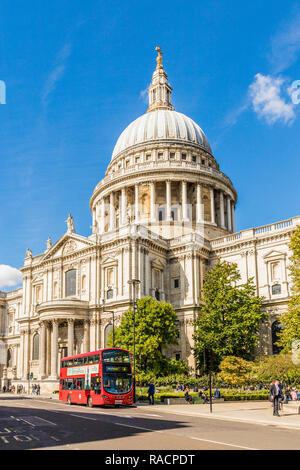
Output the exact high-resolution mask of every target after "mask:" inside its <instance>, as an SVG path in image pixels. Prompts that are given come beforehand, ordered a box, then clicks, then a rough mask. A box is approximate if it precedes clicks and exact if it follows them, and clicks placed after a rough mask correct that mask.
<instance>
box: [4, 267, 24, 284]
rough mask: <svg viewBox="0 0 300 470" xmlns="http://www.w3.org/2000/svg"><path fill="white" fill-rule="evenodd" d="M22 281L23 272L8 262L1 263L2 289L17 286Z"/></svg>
mask: <svg viewBox="0 0 300 470" xmlns="http://www.w3.org/2000/svg"><path fill="white" fill-rule="evenodd" d="M21 282H22V274H21V272H20V271H19V270H18V269H16V268H13V267H12V266H8V265H7V264H0V289H3V288H4V287H13V286H17V285H18V284H21Z"/></svg>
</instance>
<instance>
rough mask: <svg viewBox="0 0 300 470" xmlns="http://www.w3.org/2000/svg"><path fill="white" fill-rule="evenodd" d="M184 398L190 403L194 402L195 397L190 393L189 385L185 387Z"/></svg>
mask: <svg viewBox="0 0 300 470" xmlns="http://www.w3.org/2000/svg"><path fill="white" fill-rule="evenodd" d="M184 398H185V400H186V401H187V402H188V404H189V405H192V404H193V402H194V400H193V397H192V396H191V395H190V389H189V387H188V386H186V387H185V390H184Z"/></svg>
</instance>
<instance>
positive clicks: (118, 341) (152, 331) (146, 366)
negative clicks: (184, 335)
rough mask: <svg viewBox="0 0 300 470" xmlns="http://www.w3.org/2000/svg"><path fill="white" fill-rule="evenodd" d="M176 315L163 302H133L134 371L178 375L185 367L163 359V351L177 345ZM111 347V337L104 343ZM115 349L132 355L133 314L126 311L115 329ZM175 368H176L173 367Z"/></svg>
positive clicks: (150, 299)
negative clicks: (118, 348) (135, 305)
mask: <svg viewBox="0 0 300 470" xmlns="http://www.w3.org/2000/svg"><path fill="white" fill-rule="evenodd" d="M176 320H177V316H176V312H175V310H174V308H173V306H172V305H171V304H169V303H167V302H159V301H157V300H156V299H153V298H152V297H144V298H142V299H140V300H138V301H137V309H136V313H135V358H136V371H137V373H139V372H142V371H144V372H153V374H154V375H157V374H159V373H176V372H179V373H182V372H183V371H185V370H186V366H185V365H184V364H182V363H181V362H180V363H179V362H178V363H176V362H174V361H170V360H169V359H167V357H165V355H164V353H163V351H164V349H165V348H166V347H167V346H168V345H171V344H177V336H178V332H177V328H176ZM108 344H109V346H112V333H111V334H110V335H109V339H108ZM115 346H117V347H123V348H126V349H129V351H130V352H131V353H132V354H133V310H132V309H129V310H128V311H127V312H126V313H125V314H124V315H123V317H122V320H121V324H120V326H119V327H118V328H115ZM176 365H177V367H176Z"/></svg>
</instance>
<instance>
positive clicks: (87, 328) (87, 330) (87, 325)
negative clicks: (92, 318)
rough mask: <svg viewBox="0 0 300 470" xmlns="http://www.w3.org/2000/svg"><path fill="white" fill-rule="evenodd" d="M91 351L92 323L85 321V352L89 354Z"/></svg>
mask: <svg viewBox="0 0 300 470" xmlns="http://www.w3.org/2000/svg"><path fill="white" fill-rule="evenodd" d="M89 349H90V322H89V320H84V323H83V352H85V353H86V352H89Z"/></svg>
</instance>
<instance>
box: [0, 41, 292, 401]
mask: <svg viewBox="0 0 300 470" xmlns="http://www.w3.org/2000/svg"><path fill="white" fill-rule="evenodd" d="M157 51H158V57H157V66H156V69H155V71H154V73H153V76H152V83H151V85H150V87H149V90H148V92H149V107H148V109H147V112H146V113H145V114H144V115H142V116H141V117H139V118H138V119H136V120H135V121H134V122H132V123H131V124H130V125H129V126H128V127H127V128H126V129H125V130H124V131H123V132H122V134H121V135H120V137H119V139H118V141H117V143H116V145H115V148H114V150H113V154H112V158H111V161H110V163H109V165H108V168H107V171H106V174H105V177H104V178H103V179H102V180H101V181H100V182H99V183H98V184H97V186H96V187H95V189H94V191H93V194H92V196H91V199H90V209H91V213H92V220H93V225H92V233H91V235H90V236H89V237H83V236H81V235H79V234H77V233H76V230H75V224H74V221H73V218H72V216H71V215H70V214H69V217H68V219H67V221H66V223H67V231H66V233H65V234H64V235H63V236H62V237H61V238H60V239H59V240H58V241H57V242H56V243H55V244H52V242H51V240H50V239H48V241H47V244H46V250H45V252H44V253H41V254H38V255H33V254H32V252H31V250H29V249H28V250H27V252H26V257H25V260H24V265H23V266H22V267H21V268H20V270H21V272H22V275H23V286H22V288H20V289H18V290H15V291H12V292H7V293H5V292H0V386H1V387H2V386H3V385H6V386H7V385H13V384H15V385H21V384H22V385H23V386H25V388H27V387H28V385H29V383H35V382H36V383H39V384H40V385H41V391H42V393H43V392H48V391H51V390H55V389H56V390H57V389H58V375H59V361H60V358H61V357H64V356H67V355H73V354H79V353H82V352H88V351H92V350H97V349H100V348H103V347H105V346H106V341H107V336H108V334H109V333H110V331H111V329H112V325H113V321H114V322H115V326H117V325H118V324H119V323H120V321H121V317H122V314H123V313H124V312H125V311H127V310H128V308H129V306H130V305H132V301H133V297H134V293H133V288H134V289H135V296H136V298H140V297H144V296H152V297H154V298H156V299H158V300H161V301H167V302H170V303H171V304H172V305H173V306H174V308H175V310H176V313H177V318H178V320H177V321H178V330H179V342H178V345H177V346H172V348H171V349H170V350H169V351H168V354H169V355H170V356H172V357H175V358H176V359H184V360H187V361H188V363H189V365H190V366H192V367H195V361H194V357H193V351H192V347H193V331H194V321H195V318H196V317H197V316H198V315H199V314H200V312H201V306H202V299H201V288H202V285H203V279H204V276H205V273H206V271H207V270H208V269H209V268H210V267H212V266H213V265H214V264H215V263H216V262H217V260H218V259H220V260H227V261H229V262H234V263H236V264H237V265H238V268H239V270H240V273H241V276H242V282H245V281H246V280H248V279H249V278H252V277H253V278H254V282H255V285H256V292H257V295H260V296H264V301H263V308H264V309H265V310H267V311H268V312H269V313H270V315H269V319H268V321H267V322H265V323H264V324H263V325H262V328H261V339H260V346H259V351H258V353H260V354H273V353H276V347H275V345H274V342H275V340H274V339H275V338H276V332H277V329H278V327H279V322H278V319H279V316H280V314H281V313H282V312H283V311H284V310H285V309H286V308H287V302H288V299H289V295H290V284H289V282H290V281H289V274H288V263H289V256H290V253H289V240H290V237H291V234H292V233H293V231H294V230H295V227H296V226H297V225H298V224H299V223H300V217H294V218H292V219H289V220H285V221H282V222H278V223H274V224H271V225H267V226H263V227H258V228H251V229H248V230H243V231H241V232H236V230H235V206H236V203H237V193H236V190H235V188H234V186H233V184H232V182H231V181H230V179H229V178H228V176H226V175H225V174H224V173H222V171H221V170H220V168H219V165H218V162H217V161H216V159H215V158H214V156H213V153H212V150H211V148H210V145H209V142H208V140H207V138H206V136H205V134H204V132H203V131H202V129H201V128H200V127H199V126H198V125H197V124H196V123H195V122H194V121H192V119H190V118H189V117H187V116H185V115H184V114H181V113H179V112H177V111H175V110H174V107H173V105H172V101H171V96H172V88H171V86H170V84H169V82H168V77H167V74H166V72H165V70H164V68H163V65H162V52H161V50H160V48H157ZM132 280H138V281H140V282H139V283H136V284H134V285H133V284H132V283H131V282H130V281H132ZM29 381H30V382H29Z"/></svg>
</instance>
